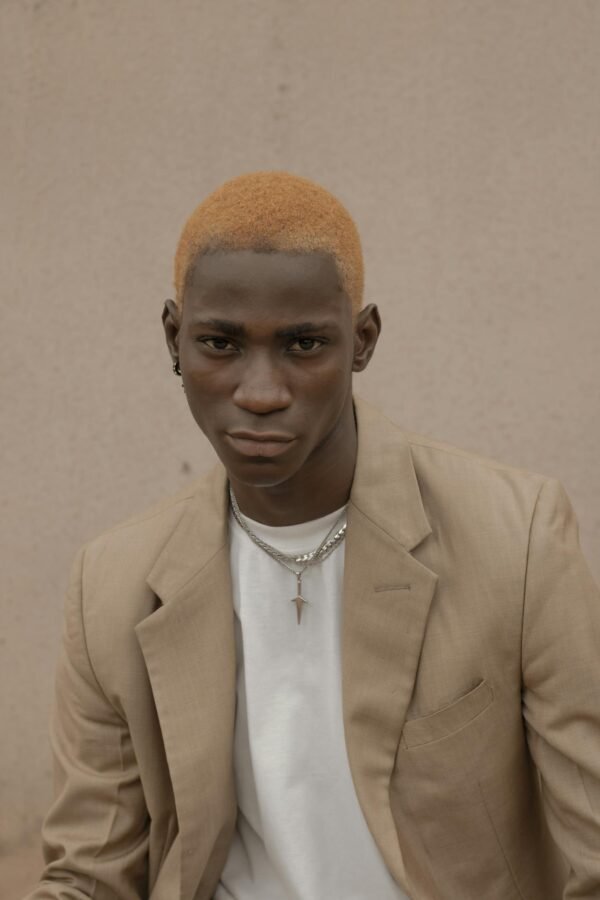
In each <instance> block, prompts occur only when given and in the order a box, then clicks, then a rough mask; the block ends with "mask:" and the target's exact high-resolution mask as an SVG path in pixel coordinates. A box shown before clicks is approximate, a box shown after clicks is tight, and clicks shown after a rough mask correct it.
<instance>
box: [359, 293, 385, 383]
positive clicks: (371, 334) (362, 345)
mask: <svg viewBox="0 0 600 900" xmlns="http://www.w3.org/2000/svg"><path fill="white" fill-rule="evenodd" d="M380 331H381V316H380V315H379V310H378V309H377V307H376V306H375V304H374V303H369V305H368V306H365V308H364V309H361V310H360V312H359V313H358V315H357V316H356V318H355V320H354V356H353V359H352V371H353V372H362V371H363V370H364V369H366V368H367V366H368V364H369V360H370V359H371V357H372V356H373V353H374V351H375V346H376V344H377V339H378V338H379V332H380Z"/></svg>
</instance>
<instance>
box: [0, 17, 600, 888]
mask: <svg viewBox="0 0 600 900" xmlns="http://www.w3.org/2000/svg"><path fill="white" fill-rule="evenodd" d="M599 47H600V3H599V2H597V0H570V2H568V3H567V2H565V0H495V2H494V0H470V2H468V0H437V2H435V0H364V2H363V0H303V2H301V3H298V2H292V0H204V2H199V0H193V2H192V0H163V2H152V0H1V2H0V84H1V85H2V89H1V103H2V108H1V112H0V115H1V121H0V127H1V132H0V133H1V135H2V138H1V140H0V159H1V178H2V184H1V196H2V202H1V209H2V232H1V235H0V237H1V240H0V266H1V269H0V270H1V272H2V290H3V295H2V304H1V310H2V326H1V328H2V330H1V335H2V341H3V346H2V354H1V356H0V366H1V368H2V381H1V384H2V397H1V403H2V469H1V473H0V478H1V484H0V499H1V504H2V506H1V509H2V515H1V516H0V542H1V546H2V552H3V560H2V567H1V571H0V580H1V590H2V595H1V596H2V608H1V610H0V612H1V623H2V624H1V632H0V679H1V681H0V683H1V708H0V720H1V723H2V740H1V741H0V785H1V794H0V796H1V800H0V802H1V807H2V814H1V816H0V822H1V824H0V844H1V847H2V850H1V857H0V871H1V873H2V874H1V876H0V883H1V884H2V885H3V889H4V890H6V889H7V885H10V884H12V885H13V887H12V888H11V889H10V893H11V895H17V894H18V892H19V891H20V890H21V889H23V888H24V886H25V884H27V883H29V882H31V881H33V880H35V877H36V874H37V870H38V868H39V850H38V849H37V842H38V831H39V826H40V822H41V818H42V816H43V813H44V811H45V810H46V808H47V806H48V804H49V801H50V797H51V757H50V753H49V747H48V740H47V725H48V715H49V708H50V703H51V695H52V679H53V670H54V665H55V660H56V655H57V650H58V645H59V638H60V631H61V627H62V622H61V615H62V599H63V592H64V588H65V584H66V579H67V573H68V569H69V566H70V563H71V560H72V558H73V556H74V554H75V551H76V549H77V548H78V547H79V546H80V545H81V544H82V543H83V542H84V541H86V540H88V539H89V538H91V537H93V536H94V535H95V534H97V533H98V532H99V531H101V530H103V529H104V528H106V527H108V526H110V525H111V524H114V523H115V522H117V521H119V520H120V519H122V518H124V517H127V516H129V515H130V514H133V513H134V512H136V511H139V510H141V509H143V508H144V507H145V506H147V505H149V504H151V503H152V502H153V501H154V500H155V499H158V498H160V497H161V496H163V495H165V494H168V493H169V492H172V491H174V490H176V489H178V488H179V487H180V486H182V485H183V484H184V483H185V482H187V481H188V480H189V479H191V478H193V477H196V476H198V475H199V474H201V473H203V472H204V471H206V469H207V468H208V466H209V465H210V464H211V462H212V459H213V457H212V451H211V450H210V447H209V446H208V445H207V443H206V442H205V440H204V439H203V437H202V436H201V435H200V434H199V432H198V430H197V429H196V426H195V425H194V423H193V421H192V419H191V416H190V415H189V413H188V412H187V409H186V406H185V398H184V395H183V392H182V391H181V389H180V388H179V382H178V380H177V379H175V378H174V377H173V375H172V373H171V370H170V361H169V358H168V354H167V351H166V349H165V347H164V342H163V337H162V332H161V327H160V313H161V307H162V303H163V300H164V298H165V297H167V296H169V295H170V294H171V290H172V289H171V277H172V272H171V265H172V256H173V251H174V247H175V244H176V241H177V237H178V234H179V231H180V228H181V226H182V224H183V221H184V219H185V217H186V216H187V215H188V214H189V213H190V212H191V210H192V208H193V207H194V206H195V205H196V203H197V202H198V201H199V200H200V199H202V197H204V196H205V195H206V194H207V193H208V192H209V191H211V190H212V189H213V188H214V187H216V186H217V185H218V184H219V183H220V182H222V181H223V180H225V179H226V178H229V177H231V176H234V175H237V174H240V173H242V172H245V171H252V170H255V169H268V168H284V169H289V170H291V171H293V172H296V173H298V174H301V175H306V176H308V177H310V178H314V179H315V180H317V181H319V182H321V183H322V184H324V185H325V186H326V187H328V188H329V189H331V190H332V191H333V192H334V193H336V194H337V195H338V196H339V197H340V199H342V201H343V202H344V203H345V204H346V205H347V207H348V208H349V210H350V211H351V213H352V214H353V215H354V217H355V219H356V222H357V224H358V227H359V230H360V232H361V234H362V236H363V241H364V250H365V257H366V269H367V292H366V298H367V300H368V301H375V302H377V303H378V304H379V305H380V309H381V312H382V315H383V319H384V334H383V338H382V340H381V343H380V346H379V348H378V352H377V354H376V357H375V358H374V360H373V363H372V364H371V368H370V369H369V371H368V372H367V373H366V374H365V375H364V376H362V377H361V378H360V379H359V380H358V381H357V392H358V393H359V394H361V395H362V396H364V397H366V398H367V399H369V400H371V401H374V402H375V403H377V404H378V405H379V406H381V407H382V408H383V409H384V410H385V411H386V412H387V413H388V414H389V415H390V416H391V417H392V418H394V419H395V420H396V421H397V422H399V423H401V424H403V425H405V426H406V427H407V428H410V429H412V430H415V431H421V432H423V433H425V434H428V435H431V436H433V437H436V438H438V439H441V440H446V441H449V442H451V443H454V444H457V445H458V446H461V447H465V448H467V449H470V450H475V451H477V452H479V453H481V454H484V455H488V456H492V457H495V458H498V459H500V460H502V461H504V462H507V463H511V464H513V465H516V466H520V467H523V468H528V469H533V470H534V471H538V472H542V473H544V474H547V475H551V476H555V477H557V478H559V479H561V480H562V481H563V483H564V484H565V486H566V488H567V491H568V493H569V495H570V497H571V499H572V501H573V504H574V506H575V509H576V511H577V513H578V516H579V521H580V527H581V539H582V545H583V548H584V551H585V553H586V555H587V558H588V560H589V562H590V565H591V567H592V569H593V571H594V572H595V574H596V576H597V577H598V576H600V557H599V554H598V544H599V539H600V465H599V464H598V445H599V441H600V414H599V400H600V378H599V375H600V367H599V364H598V349H599V346H600V311H599V296H600V267H599V252H598V251H599V247H600V163H599V160H600V100H599V97H600V52H599ZM31 848H33V849H31ZM11 878H13V879H14V881H13V882H10V880H9V879H11Z"/></svg>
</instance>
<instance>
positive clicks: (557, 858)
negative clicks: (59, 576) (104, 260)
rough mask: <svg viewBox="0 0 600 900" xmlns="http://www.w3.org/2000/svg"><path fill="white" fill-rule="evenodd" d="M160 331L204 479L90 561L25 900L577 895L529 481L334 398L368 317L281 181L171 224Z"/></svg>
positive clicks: (367, 336) (548, 514) (65, 658)
mask: <svg viewBox="0 0 600 900" xmlns="http://www.w3.org/2000/svg"><path fill="white" fill-rule="evenodd" d="M175 284H176V301H175V302H173V301H167V303H166V306H165V310H164V314H163V321H164V327H165V332H166V337H167V343H168V347H169V351H170V354H171V357H172V363H173V368H174V371H175V372H176V373H177V374H181V376H182V383H183V387H184V389H185V392H186V397H187V400H188V403H189V406H190V410H191V412H192V415H193V416H194V418H195V420H196V422H197V423H198V425H199V427H200V428H201V430H202V431H203V432H204V433H205V434H206V435H207V437H208V439H209V440H210V442H211V443H212V445H213V447H214V449H215V451H216V453H217V455H218V456H219V458H220V464H219V465H218V466H217V468H216V469H215V470H214V471H213V472H212V473H211V475H210V476H208V477H207V478H204V479H202V480H201V481H200V482H199V483H197V484H195V485H192V486H191V487H190V488H189V489H188V490H186V491H184V492H182V493H181V494H180V495H178V496H177V497H175V498H172V499H170V500H168V501H166V502H165V503H163V504H162V505H160V506H159V507H157V508H155V509H153V510H151V511H150V512H149V513H146V514H145V515H142V516H139V517H137V518H135V519H133V520H131V521H130V522H128V523H126V524H125V525H122V526H120V527H118V528H116V529H113V530H112V531H110V532H108V533H107V534H105V535H103V536H101V537H100V538H98V539H97V540H95V541H92V542H91V543H90V544H89V545H88V546H87V547H85V548H84V549H83V550H82V552H81V553H80V555H79V557H78V561H77V563H76V565H75V568H74V573H73V578H72V583H71V587H70V591H69V595H68V599H67V605H66V628H65V639H64V649H63V654H62V659H61V663H60V667H59V671H58V677H57V699H56V709H55V716H54V722H53V732H52V733H53V748H54V755H55V761H56V775H57V795H56V800H55V803H54V805H53V807H52V809H51V811H50V813H49V815H48V818H47V820H46V823H45V827H44V840H45V854H46V861H47V865H46V869H45V872H44V874H43V877H42V881H41V884H40V886H39V887H38V888H37V890H35V891H34V892H33V894H31V897H32V898H35V900H42V898H47V900H50V898H59V897H60V898H61V900H76V898H77V900H81V898H85V897H93V898H96V900H109V898H110V900H115V898H119V900H134V898H136V900H139V898H142V897H143V898H145V897H151V898H152V900H174V898H182V900H194V898H195V900H208V898H212V897H214V898H216V900H230V898H235V900H258V898H260V900H288V898H290V900H387V898H406V897H409V898H412V900H517V898H520V900H559V898H567V897H569V898H575V897H577V898H579V900H583V898H586V900H591V898H598V897H599V896H600V663H599V657H598V647H599V646H600V596H599V592H598V588H597V587H596V585H595V584H594V582H593V580H592V577H591V575H590V572H589V569H588V567H587V565H586V563H585V561H584V559H583V557H582V554H581V551H580V549H579V545H578V539H577V524H576V520H575V517H574V514H573V510H572V507H571V505H570V503H569V500H568V498H567V496H566V494H565V492H564V489H563V488H562V487H561V485H560V484H559V482H557V481H556V480H555V479H551V478H550V479H549V478H544V477H542V476H540V475H537V474H534V473H530V472H526V471H523V470H518V469H515V468H511V467H509V466H506V465H502V464H500V463H498V462H495V461H493V460H489V459H484V458H481V457H478V456H475V455H474V454H470V453H466V452H464V451H461V450H458V449H456V448H453V447H450V446H449V445H446V444H443V443H439V442H436V441H433V440H430V439H428V438H425V437H422V436H419V435H415V434H410V433H407V432H404V431H402V430H401V429H399V428H397V427H396V426H394V425H393V424H392V423H390V422H389V421H387V420H386V419H385V418H384V417H383V416H381V415H380V414H379V413H378V412H376V411H375V410H373V409H371V408H369V407H368V406H366V405H365V404H363V403H359V402H358V401H353V395H352V373H353V372H360V371H362V370H363V369H364V368H365V367H366V366H367V364H368V362H369V360H370V358H371V355H372V354H373V351H374V349H375V345H376V343H377V338H378V335H379V330H380V318H379V314H378V312H377V309H376V307H375V306H373V305H367V306H364V307H363V305H362V290H363V272H362V257H361V252H360V243H359V239H358V235H357V232H356V229H355V226H354V223H353V222H352V220H351V218H350V216H349V215H348V213H347V212H346V210H345V209H344V208H343V207H342V206H341V204H340V203H339V202H338V201H337V200H335V199H334V198H333V197H332V196H331V195H330V194H328V193H327V192H326V191H325V190H323V189H322V188H320V187H318V186H317V185H315V184H313V183H311V182H309V181H307V180H305V179H302V178H297V177H295V176H292V175H289V174H287V173H281V172H279V173H256V174H252V175H246V176H242V177H240V178H237V179H233V180H232V181H230V182H227V183H226V184H225V185H223V186H222V187H221V188H219V189H218V190H217V191H215V193H214V194H212V195H211V196H210V197H209V198H208V199H207V200H205V201H204V203H202V204H201V205H200V206H199V207H198V209H197V210H196V211H195V212H194V213H193V215H192V216H191V218H190V219H189V221H188V222H187V224H186V226H185V228H184V231H183V234H182V236H181V239H180V242H179V246H178V250H177V255H176V264H175Z"/></svg>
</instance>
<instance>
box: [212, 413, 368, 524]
mask: <svg viewBox="0 0 600 900" xmlns="http://www.w3.org/2000/svg"><path fill="white" fill-rule="evenodd" d="M357 446H358V441H357V433H356V422H355V420H354V410H353V408H352V404H350V407H349V410H348V411H347V412H345V413H344V414H343V415H342V418H341V420H340V422H339V423H338V424H337V425H336V427H335V429H334V430H333V431H332V432H331V434H330V435H329V436H328V437H327V439H326V441H325V442H324V443H323V444H322V445H321V446H320V447H318V448H317V449H316V450H315V451H314V452H313V453H312V454H311V456H310V457H309V458H308V459H307V460H306V462H305V463H304V465H303V466H302V468H301V470H300V471H299V472H297V473H296V474H295V475H294V476H292V477H291V478H289V479H287V480H286V481H284V482H282V483H281V484H277V485H273V486H269V487H255V486H254V485H247V484H243V483H241V482H239V481H236V480H235V479H234V478H232V477H230V481H231V486H232V488H233V492H234V494H235V497H236V500H237V502H238V505H239V507H240V510H241V512H242V513H243V514H244V515H246V516H248V517H249V518H250V519H254V520H255V521H256V522H262V523H263V524H265V525H274V526H281V525H298V524H299V523H301V522H309V521H311V520H312V519H320V518H321V517H322V516H326V515H327V514H328V513H331V512H333V511H334V510H336V509H340V507H342V506H344V505H345V504H346V503H347V502H348V498H349V497H350V490H351V488H352V480H353V477H354V467H355V465H356V452H357Z"/></svg>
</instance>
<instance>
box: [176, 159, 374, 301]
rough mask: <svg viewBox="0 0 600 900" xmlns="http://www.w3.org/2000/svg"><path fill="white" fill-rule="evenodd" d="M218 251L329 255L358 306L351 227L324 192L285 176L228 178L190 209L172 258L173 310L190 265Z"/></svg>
mask: <svg viewBox="0 0 600 900" xmlns="http://www.w3.org/2000/svg"><path fill="white" fill-rule="evenodd" d="M218 250H257V251H265V252H268V251H273V250H281V251H285V252H291V253H311V252H319V253H327V254H329V255H331V256H332V257H333V259H334V260H335V262H336V265H337V267H338V271H339V273H340V277H341V281H342V286H343V288H344V291H345V293H346V294H347V296H348V298H349V299H350V302H351V303H352V309H353V311H354V312H357V311H358V310H359V309H360V308H361V306H362V297H363V282H364V270H363V259H362V250H361V246H360V238H359V236H358V231H357V229H356V225H355V224H354V221H353V220H352V218H351V216H350V214H349V213H348V211H347V210H346V209H345V207H344V206H342V204H341V203H340V201H339V200H337V199H336V198H335V197H334V196H333V194H330V193H329V191H326V190H325V188H322V187H320V186H319V185H318V184H315V182H314V181H309V180H308V179H307V178H300V177H299V176H298V175H292V174H290V173H289V172H252V173H250V174H248V175H240V176H238V177H237V178H232V179H231V180H230V181H226V182H225V183H224V184H222V185H221V186H220V187H218V188H217V189H216V190H215V191H214V192H213V193H212V194H210V195H209V196H208V197H207V198H206V199H205V200H203V201H202V203H201V204H200V205H199V206H198V207H196V209H195V210H194V212H193V213H192V214H191V216H190V217H189V219H188V220H187V222H186V223H185V225H184V228H183V231H182V233H181V237H180V238H179V243H178V245H177V251H176V254H175V297H176V302H177V305H178V306H179V308H180V309H181V307H182V305H183V295H184V293H185V288H186V286H187V283H188V279H189V276H190V273H191V271H192V268H193V265H194V263H195V261H196V259H197V258H198V256H199V255H200V254H202V253H210V252H215V251H218Z"/></svg>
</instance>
